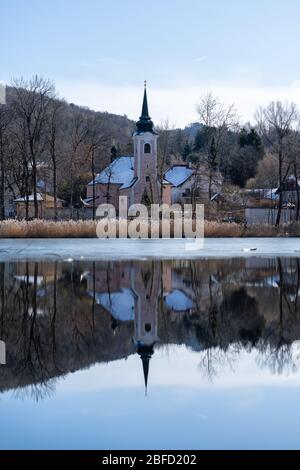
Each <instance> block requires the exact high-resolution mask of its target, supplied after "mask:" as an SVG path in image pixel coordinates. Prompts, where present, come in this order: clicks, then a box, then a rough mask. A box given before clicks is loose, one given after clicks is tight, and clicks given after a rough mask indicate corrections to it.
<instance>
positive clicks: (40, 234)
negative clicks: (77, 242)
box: [0, 219, 96, 238]
mask: <svg viewBox="0 0 300 470" xmlns="http://www.w3.org/2000/svg"><path fill="white" fill-rule="evenodd" d="M95 237H96V222H94V221H92V220H76V221H75V220H68V221H60V222H55V221H54V220H41V219H36V220H31V221H29V222H26V221H25V220H22V221H19V220H5V221H3V222H0V238H95Z"/></svg>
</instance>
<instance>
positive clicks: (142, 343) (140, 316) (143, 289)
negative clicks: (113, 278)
mask: <svg viewBox="0 0 300 470" xmlns="http://www.w3.org/2000/svg"><path fill="white" fill-rule="evenodd" d="M160 283H161V267H160V263H153V262H149V263H147V262H145V263H143V264H138V265H136V266H135V267H134V272H133V278H132V289H133V291H134V292H135V294H136V301H135V318H134V338H133V340H134V344H135V346H136V348H137V353H138V354H139V356H140V358H141V360H142V364H143V373H144V382H145V391H146V393H147V385H148V374H149V365H150V359H151V357H152V355H153V353H154V346H155V344H156V343H157V342H159V336H158V297H159V292H160Z"/></svg>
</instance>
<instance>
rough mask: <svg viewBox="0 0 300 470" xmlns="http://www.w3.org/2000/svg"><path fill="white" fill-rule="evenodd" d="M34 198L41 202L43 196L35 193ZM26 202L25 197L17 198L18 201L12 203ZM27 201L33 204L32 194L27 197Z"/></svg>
mask: <svg viewBox="0 0 300 470" xmlns="http://www.w3.org/2000/svg"><path fill="white" fill-rule="evenodd" d="M36 198H37V200H38V201H43V200H44V199H43V196H42V194H41V193H36ZM25 201H27V198H26V197H19V198H18V199H15V200H14V202H25ZM28 201H29V202H33V201H34V195H33V194H30V195H29V196H28Z"/></svg>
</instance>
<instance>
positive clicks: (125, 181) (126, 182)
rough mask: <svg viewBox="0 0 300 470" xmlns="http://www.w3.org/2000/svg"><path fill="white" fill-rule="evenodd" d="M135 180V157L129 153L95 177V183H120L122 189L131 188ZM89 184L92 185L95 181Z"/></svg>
mask: <svg viewBox="0 0 300 470" xmlns="http://www.w3.org/2000/svg"><path fill="white" fill-rule="evenodd" d="M134 182H135V179H134V157H132V156H129V155H128V156H123V157H118V158H116V159H115V160H114V161H113V162H112V163H111V164H110V165H108V167H106V168H105V169H104V170H103V171H101V173H99V174H98V175H97V176H96V178H95V184H99V183H102V184H119V185H121V188H120V189H126V188H130V187H131V186H132V185H133V183H134ZM88 185H89V186H92V185H93V181H91V182H90V183H89V184H88Z"/></svg>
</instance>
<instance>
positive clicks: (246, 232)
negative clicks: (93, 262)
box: [0, 219, 300, 238]
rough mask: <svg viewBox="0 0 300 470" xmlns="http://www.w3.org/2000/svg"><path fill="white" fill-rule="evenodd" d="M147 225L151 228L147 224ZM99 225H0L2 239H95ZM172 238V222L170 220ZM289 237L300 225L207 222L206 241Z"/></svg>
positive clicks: (89, 222) (84, 222)
mask: <svg viewBox="0 0 300 470" xmlns="http://www.w3.org/2000/svg"><path fill="white" fill-rule="evenodd" d="M122 223H123V224H124V223H126V222H124V221H123V222H122ZM145 224H146V226H148V223H147V222H145ZM96 226H97V222H96V221H92V220H76V221H75V220H70V221H49V220H40V219H36V220H32V221H29V222H26V221H24V220H22V221H18V220H5V221H2V222H0V238H96V237H97V235H96ZM148 227H149V226H148ZM149 232H150V230H149ZM117 233H118V230H117ZM160 233H161V227H160ZM172 236H173V223H172V221H171V237H172ZM287 236H290V237H300V223H293V224H289V225H282V226H281V227H280V228H279V229H277V228H276V227H274V226H272V225H262V224H260V225H250V226H248V227H247V228H245V227H244V225H242V224H235V223H219V222H211V221H206V222H205V237H207V238H221V237H222V238H234V237H238V238H239V237H287Z"/></svg>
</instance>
